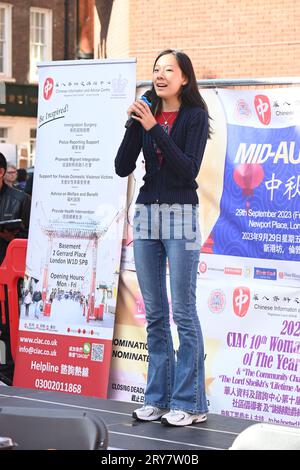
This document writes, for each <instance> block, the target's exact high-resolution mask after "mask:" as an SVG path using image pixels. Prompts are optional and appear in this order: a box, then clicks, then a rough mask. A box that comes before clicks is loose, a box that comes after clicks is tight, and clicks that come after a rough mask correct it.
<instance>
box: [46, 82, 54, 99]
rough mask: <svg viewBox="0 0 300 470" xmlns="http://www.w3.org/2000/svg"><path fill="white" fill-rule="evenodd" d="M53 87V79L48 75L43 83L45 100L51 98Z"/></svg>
mask: <svg viewBox="0 0 300 470" xmlns="http://www.w3.org/2000/svg"><path fill="white" fill-rule="evenodd" d="M53 88H54V81H53V78H51V77H48V78H46V80H45V83H44V98H45V100H49V99H50V98H51V95H52V92H53Z"/></svg>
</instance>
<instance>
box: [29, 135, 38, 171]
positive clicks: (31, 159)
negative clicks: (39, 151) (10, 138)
mask: <svg viewBox="0 0 300 470" xmlns="http://www.w3.org/2000/svg"><path fill="white" fill-rule="evenodd" d="M35 147H36V129H30V149H29V152H30V153H29V160H28V166H34V162H35Z"/></svg>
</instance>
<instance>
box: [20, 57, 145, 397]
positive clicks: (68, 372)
mask: <svg viewBox="0 0 300 470" xmlns="http://www.w3.org/2000/svg"><path fill="white" fill-rule="evenodd" d="M135 69H136V67H135V60H134V59H126V60H102V61H96V60H86V61H68V62H65V61H64V62H49V63H42V64H40V66H39V104H38V129H37V150H36V152H37V155H36V166H35V171H34V186H33V196H32V212H31V221H30V231H29V240H28V252H27V260H26V279H25V285H24V302H23V305H22V308H21V317H20V340H19V347H18V356H17V360H16V370H15V378H14V384H15V385H19V386H23V387H24V386H25V387H30V388H40V389H43V390H45V389H46V390H47V389H51V390H57V391H64V392H70V393H77V394H83V395H93V396H101V397H105V396H106V394H107V383H108V375H109V365H110V358H111V343H112V336H113V327H114V318H115V306H116V293H117V286H118V274H119V266H120V253H121V242H122V235H123V223H124V209H125V204H126V200H125V198H126V184H127V181H126V179H120V178H118V177H117V176H116V175H115V171H114V158H115V155H116V153H117V149H118V146H119V144H120V142H121V140H122V137H123V134H124V122H125V121H126V110H127V108H128V106H129V105H130V103H132V101H134V97H135V86H136V70H135Z"/></svg>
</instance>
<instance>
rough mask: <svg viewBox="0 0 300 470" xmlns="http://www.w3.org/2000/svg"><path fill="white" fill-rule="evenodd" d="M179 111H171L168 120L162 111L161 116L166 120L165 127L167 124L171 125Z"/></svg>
mask: <svg viewBox="0 0 300 470" xmlns="http://www.w3.org/2000/svg"><path fill="white" fill-rule="evenodd" d="M165 112H167V111H165ZM177 112H178V111H169V113H170V116H169V117H168V118H166V116H165V115H164V113H163V111H161V115H162V117H163V120H164V125H165V126H166V125H167V124H169V120H170V119H171V118H172V116H173V114H175V113H177Z"/></svg>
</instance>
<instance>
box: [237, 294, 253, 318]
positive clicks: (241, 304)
mask: <svg viewBox="0 0 300 470" xmlns="http://www.w3.org/2000/svg"><path fill="white" fill-rule="evenodd" d="M249 305H250V289H249V288H248V287H237V288H236V289H234V291H233V311H234V313H235V314H236V315H237V316H238V317H244V316H245V315H246V313H247V312H248V309H249Z"/></svg>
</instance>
